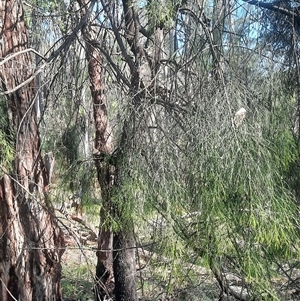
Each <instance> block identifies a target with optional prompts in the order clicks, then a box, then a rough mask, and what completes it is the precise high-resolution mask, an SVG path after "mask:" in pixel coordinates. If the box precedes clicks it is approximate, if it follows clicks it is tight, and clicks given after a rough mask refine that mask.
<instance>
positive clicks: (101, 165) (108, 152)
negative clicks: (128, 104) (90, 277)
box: [78, 1, 115, 300]
mask: <svg viewBox="0 0 300 301" xmlns="http://www.w3.org/2000/svg"><path fill="white" fill-rule="evenodd" d="M78 3H79V5H80V6H81V7H82V8H84V7H85V6H86V4H85V2H84V1H78ZM85 13H86V12H85V10H84V9H83V11H82V14H85ZM81 32H82V36H83V39H84V41H85V47H86V59H87V62H88V72H89V78H90V89H91V94H92V101H93V110H94V112H93V113H94V123H95V142H94V148H95V149H94V161H95V166H96V169H97V176H98V182H99V185H100V188H101V199H102V206H101V209H100V226H99V234H98V251H97V267H96V280H97V282H96V287H95V292H96V298H97V300H104V299H105V298H106V297H110V296H111V295H112V293H113V290H114V282H113V279H114V273H113V259H112V240H113V236H112V230H111V227H110V225H109V223H108V221H107V218H108V216H109V215H110V210H111V206H112V201H111V193H110V192H111V188H112V187H113V185H114V169H115V168H114V165H113V164H112V162H111V156H112V153H113V147H114V145H113V139H112V132H111V128H110V125H109V120H108V112H107V99H106V95H105V80H104V78H103V74H102V73H103V72H102V55H101V52H100V51H99V50H98V49H97V47H95V45H96V44H97V43H98V42H97V41H96V33H95V32H94V31H93V29H92V28H91V27H90V26H87V25H85V26H83V27H82V31H81Z"/></svg>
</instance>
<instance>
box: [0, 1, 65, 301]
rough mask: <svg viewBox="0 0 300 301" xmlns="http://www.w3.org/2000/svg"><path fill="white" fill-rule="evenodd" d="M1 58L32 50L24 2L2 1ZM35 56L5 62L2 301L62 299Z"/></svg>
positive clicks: (1, 72)
mask: <svg viewBox="0 0 300 301" xmlns="http://www.w3.org/2000/svg"><path fill="white" fill-rule="evenodd" d="M0 23H1V26H0V57H1V58H5V57H7V56H8V55H10V54H13V53H17V52H19V51H22V50H25V49H26V48H28V45H27V44H28V43H27V30H26V26H25V23H24V20H23V8H22V2H21V1H19V0H16V1H9V0H3V1H2V0H1V1H0ZM33 72H34V70H33V64H32V61H31V57H30V55H29V52H24V51H23V53H21V54H19V55H17V56H15V57H14V58H13V59H11V60H6V61H3V62H2V63H1V62H0V78H1V88H2V91H3V92H7V93H6V99H2V100H1V101H7V102H8V105H7V107H8V108H9V109H8V116H9V127H10V129H11V131H12V132H13V135H12V136H13V140H14V142H13V143H14V148H15V158H14V161H13V162H12V173H11V174H8V173H7V172H6V173H5V174H4V176H3V177H2V178H1V179H0V217H1V222H0V237H1V239H0V300H2V301H8V300H22V301H27V300H28V301H35V300H37V301H40V300H49V301H50V300H51V301H53V300H61V292H60V277H61V265H60V258H61V255H62V253H63V251H62V250H63V249H62V247H63V236H62V233H61V231H60V229H59V228H58V226H57V224H56V221H55V219H54V218H53V211H52V208H51V207H50V206H48V204H47V201H46V198H45V196H46V192H47V190H48V184H49V177H48V174H47V172H46V169H45V168H44V164H43V160H42V157H41V154H40V137H39V132H38V125H37V120H36V110H35V106H34V98H35V83H34V81H31V82H29V83H28V84H26V85H23V86H22V87H21V88H19V89H15V90H16V91H15V92H12V93H9V91H11V90H12V89H14V88H15V87H16V86H18V85H20V84H22V83H23V82H24V81H26V80H27V79H28V78H30V77H31V76H32V74H33Z"/></svg>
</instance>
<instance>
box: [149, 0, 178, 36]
mask: <svg viewBox="0 0 300 301" xmlns="http://www.w3.org/2000/svg"><path fill="white" fill-rule="evenodd" d="M177 2H179V1H172V0H165V1H163V2H162V1H159V0H152V1H149V2H148V3H147V10H148V22H149V23H148V24H149V30H150V32H152V31H153V30H154V29H155V28H157V27H160V28H165V27H167V28H169V27H172V26H173V23H174V16H175V13H176V9H175V7H176V5H177Z"/></svg>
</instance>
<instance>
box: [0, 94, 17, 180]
mask: <svg viewBox="0 0 300 301" xmlns="http://www.w3.org/2000/svg"><path fill="white" fill-rule="evenodd" d="M7 110H8V109H7V107H6V101H5V99H0V166H1V170H0V177H1V176H2V175H3V172H5V173H7V172H10V171H11V168H12V161H13V159H14V144H13V138H12V137H13V134H12V130H11V129H10V125H9V119H8V114H7Z"/></svg>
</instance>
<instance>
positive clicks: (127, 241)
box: [114, 225, 137, 301]
mask: <svg viewBox="0 0 300 301" xmlns="http://www.w3.org/2000/svg"><path fill="white" fill-rule="evenodd" d="M123 226H124V225H123ZM130 228H132V227H129V229H130ZM114 271H115V292H116V300H117V301H134V300H137V294H136V281H135V271H136V267H135V240H134V237H133V229H132V230H130V231H128V230H125V229H122V230H121V231H118V232H117V233H114ZM132 273H133V274H132Z"/></svg>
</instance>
